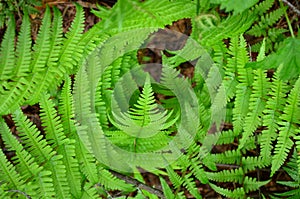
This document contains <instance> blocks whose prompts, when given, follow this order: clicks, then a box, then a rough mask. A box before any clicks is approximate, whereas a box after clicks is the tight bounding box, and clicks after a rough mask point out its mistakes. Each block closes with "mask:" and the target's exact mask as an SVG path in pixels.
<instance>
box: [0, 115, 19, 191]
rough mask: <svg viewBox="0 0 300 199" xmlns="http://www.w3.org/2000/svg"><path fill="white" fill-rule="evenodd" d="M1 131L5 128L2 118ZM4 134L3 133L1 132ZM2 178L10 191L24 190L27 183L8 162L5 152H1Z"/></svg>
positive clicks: (0, 169) (0, 173) (0, 174)
mask: <svg viewBox="0 0 300 199" xmlns="http://www.w3.org/2000/svg"><path fill="white" fill-rule="evenodd" d="M0 120H1V130H2V128H5V127H4V126H2V124H3V123H4V121H3V119H2V118H1V119H0ZM1 132H3V131H1ZM0 171H1V172H0V177H1V179H2V181H4V182H5V183H6V186H7V187H8V188H9V189H16V190H23V188H24V186H25V181H24V179H23V178H22V176H21V175H20V174H19V173H18V172H17V171H16V168H15V167H14V166H13V165H12V164H11V163H10V162H9V161H8V160H7V158H6V156H5V154H4V153H3V151H2V150H1V151H0Z"/></svg>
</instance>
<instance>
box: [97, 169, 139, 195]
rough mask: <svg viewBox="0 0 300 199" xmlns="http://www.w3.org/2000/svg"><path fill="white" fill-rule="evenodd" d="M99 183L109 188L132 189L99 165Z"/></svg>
mask: <svg viewBox="0 0 300 199" xmlns="http://www.w3.org/2000/svg"><path fill="white" fill-rule="evenodd" d="M99 183H100V184H101V185H103V186H104V187H105V188H106V189H110V190H123V191H132V190H133V189H134V188H133V187H132V186H131V185H130V184H126V183H125V182H124V181H122V180H120V179H118V178H116V177H115V176H113V175H112V174H111V173H110V172H109V171H108V170H106V169H104V168H101V167H100V168H99Z"/></svg>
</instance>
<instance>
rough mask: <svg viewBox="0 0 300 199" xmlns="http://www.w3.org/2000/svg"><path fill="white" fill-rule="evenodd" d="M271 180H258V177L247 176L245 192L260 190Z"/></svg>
mask: <svg viewBox="0 0 300 199" xmlns="http://www.w3.org/2000/svg"><path fill="white" fill-rule="evenodd" d="M268 182H269V180H267V181H257V179H256V178H251V177H248V176H246V177H245V179H244V189H245V192H246V193H248V192H250V191H256V190H258V189H259V188H260V187H261V186H263V185H265V184H267V183H268Z"/></svg>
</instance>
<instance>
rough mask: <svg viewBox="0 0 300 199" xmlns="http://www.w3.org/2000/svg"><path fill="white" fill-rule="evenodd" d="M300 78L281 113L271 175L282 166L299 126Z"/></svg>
mask: <svg viewBox="0 0 300 199" xmlns="http://www.w3.org/2000/svg"><path fill="white" fill-rule="evenodd" d="M299 93H300V78H298V80H297V81H296V83H295V85H294V87H293V89H292V90H291V93H290V94H289V96H288V97H287V105H286V107H285V108H284V110H283V114H282V115H280V117H279V118H280V121H279V122H278V124H279V131H280V132H279V135H278V138H277V144H276V146H275V151H274V156H273V158H272V167H271V176H272V175H274V173H275V172H276V171H277V170H278V169H279V168H280V167H281V166H282V164H283V163H284V161H285V160H286V158H287V155H288V153H289V151H290V149H291V148H292V146H293V144H294V142H293V141H292V139H291V138H292V137H295V135H296V133H298V132H297V130H296V129H297V127H296V126H295V124H299V122H300V118H299V116H300V112H299V110H300V109H299V106H300V100H299V99H300V94H299Z"/></svg>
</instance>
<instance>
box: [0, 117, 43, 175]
mask: <svg viewBox="0 0 300 199" xmlns="http://www.w3.org/2000/svg"><path fill="white" fill-rule="evenodd" d="M0 122H1V123H0V127H1V129H0V132H1V137H2V139H3V141H4V143H5V145H6V147H7V149H8V150H13V151H15V153H16V155H15V156H14V157H13V162H14V163H15V164H17V167H16V168H17V170H18V172H19V173H20V174H21V175H22V176H23V178H24V179H30V178H35V177H36V176H37V175H38V173H40V172H41V170H42V168H41V167H40V166H39V165H38V164H37V163H36V162H35V160H34V158H33V157H32V156H31V155H30V154H29V153H28V152H27V151H26V150H24V148H23V146H22V145H21V144H20V143H19V142H18V141H17V139H16V138H15V137H14V136H13V135H12V133H11V132H10V130H9V129H8V127H7V126H6V124H5V123H4V122H3V120H1V121H0Z"/></svg>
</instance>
